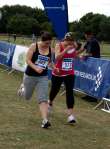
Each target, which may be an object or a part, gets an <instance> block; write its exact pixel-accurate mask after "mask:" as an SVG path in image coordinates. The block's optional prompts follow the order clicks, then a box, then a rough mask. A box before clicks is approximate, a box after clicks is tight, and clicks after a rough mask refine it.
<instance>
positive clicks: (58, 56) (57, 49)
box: [55, 44, 73, 60]
mask: <svg viewBox="0 0 110 149" xmlns="http://www.w3.org/2000/svg"><path fill="white" fill-rule="evenodd" d="M72 48H73V46H67V47H66V48H65V49H64V50H63V51H62V52H60V45H59V44H56V47H55V59H56V60H60V59H62V58H63V56H64V54H65V53H66V52H67V51H68V50H70V49H72Z"/></svg>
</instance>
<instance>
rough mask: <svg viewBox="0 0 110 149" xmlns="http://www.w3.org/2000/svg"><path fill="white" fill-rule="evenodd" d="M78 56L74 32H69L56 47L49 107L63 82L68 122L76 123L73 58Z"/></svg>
mask: <svg viewBox="0 0 110 149" xmlns="http://www.w3.org/2000/svg"><path fill="white" fill-rule="evenodd" d="M76 56H77V52H76V44H75V41H74V39H73V35H72V33H67V34H66V35H65V37H64V39H63V41H61V42H59V43H57V44H56V47H55V59H56V61H55V66H54V69H53V71H52V79H51V82H52V83H51V89H50V95H49V108H51V107H52V105H53V100H54V98H55V97H56V95H57V93H58V92H59V90H60V86H61V84H62V83H64V85H65V89H66V104H67V114H68V119H67V121H68V123H75V122H76V120H75V117H74V114H73V107H74V95H73V87H74V65H73V59H74V58H75V57H76Z"/></svg>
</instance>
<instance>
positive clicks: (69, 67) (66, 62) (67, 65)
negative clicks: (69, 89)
mask: <svg viewBox="0 0 110 149" xmlns="http://www.w3.org/2000/svg"><path fill="white" fill-rule="evenodd" d="M63 50H64V48H63V46H62V44H61V43H60V52H62V51H63ZM75 57H76V50H75V48H74V49H71V50H69V51H68V52H67V53H65V54H64V56H63V58H62V59H60V60H56V62H55V67H56V68H58V69H59V72H58V71H56V69H53V71H52V74H53V75H55V76H67V75H74V67H73V59H74V58H75Z"/></svg>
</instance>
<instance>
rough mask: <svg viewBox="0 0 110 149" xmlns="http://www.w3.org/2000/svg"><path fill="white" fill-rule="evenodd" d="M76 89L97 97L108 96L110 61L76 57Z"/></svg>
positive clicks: (109, 88) (109, 89)
mask: <svg viewBox="0 0 110 149" xmlns="http://www.w3.org/2000/svg"><path fill="white" fill-rule="evenodd" d="M74 66H75V89H78V90H81V91H83V92H85V93H87V94H89V95H91V96H94V97H96V98H99V99H100V98H103V97H107V95H108V93H109V92H110V61H109V60H104V59H96V58H88V59H87V60H79V59H76V60H75V61H74Z"/></svg>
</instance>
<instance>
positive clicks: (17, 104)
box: [0, 68, 110, 149]
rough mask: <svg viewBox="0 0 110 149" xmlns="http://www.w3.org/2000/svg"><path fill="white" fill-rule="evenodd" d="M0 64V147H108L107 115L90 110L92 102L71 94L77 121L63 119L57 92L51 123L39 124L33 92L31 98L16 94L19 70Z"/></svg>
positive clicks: (109, 117) (61, 100) (109, 127)
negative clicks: (48, 125) (70, 122)
mask: <svg viewBox="0 0 110 149" xmlns="http://www.w3.org/2000/svg"><path fill="white" fill-rule="evenodd" d="M3 70H4V69H3V68H0V82H1V87H0V149H7V148H8V149H110V115H109V114H108V113H105V112H102V111H101V110H100V109H99V110H93V107H94V106H95V105H96V103H90V102H87V101H84V100H82V99H81V96H82V95H77V94H76V96H75V100H76V106H75V115H76V118H77V124H76V125H74V126H69V125H67V123H66V120H67V117H66V113H65V110H66V107H65V96H60V94H59V95H58V96H57V98H56V101H55V105H54V109H53V113H52V114H51V115H50V120H51V123H52V127H51V128H50V129H48V130H44V129H42V128H40V123H41V118H40V113H39V109H38V104H37V102H36V100H35V95H34V96H33V98H32V100H31V101H25V100H23V99H20V98H18V97H17V96H16V91H17V89H18V87H19V85H20V82H21V79H22V74H21V73H18V72H14V73H12V74H11V75H8V74H7V72H3Z"/></svg>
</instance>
